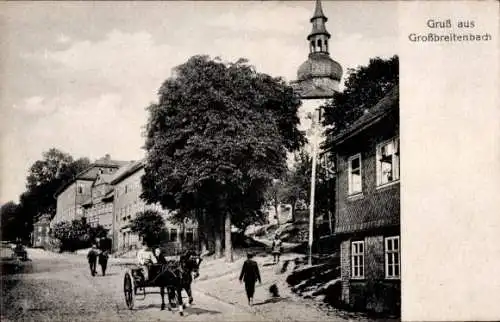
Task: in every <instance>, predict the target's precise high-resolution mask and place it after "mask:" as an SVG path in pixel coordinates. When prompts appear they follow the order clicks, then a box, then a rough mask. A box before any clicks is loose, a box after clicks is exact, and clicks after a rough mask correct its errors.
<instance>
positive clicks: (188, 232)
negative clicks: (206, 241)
mask: <svg viewBox="0 0 500 322" xmlns="http://www.w3.org/2000/svg"><path fill="white" fill-rule="evenodd" d="M186 241H187V242H188V243H192V242H193V241H194V231H193V228H188V229H186Z"/></svg>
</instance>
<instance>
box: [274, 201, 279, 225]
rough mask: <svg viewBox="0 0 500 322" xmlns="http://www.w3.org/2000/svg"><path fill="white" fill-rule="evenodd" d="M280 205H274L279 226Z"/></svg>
mask: <svg viewBox="0 0 500 322" xmlns="http://www.w3.org/2000/svg"><path fill="white" fill-rule="evenodd" d="M279 208H280V206H279V203H277V202H276V203H275V204H274V214H275V216H276V223H277V224H278V226H279V225H280V213H279Z"/></svg>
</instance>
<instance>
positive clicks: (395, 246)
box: [385, 236, 400, 279]
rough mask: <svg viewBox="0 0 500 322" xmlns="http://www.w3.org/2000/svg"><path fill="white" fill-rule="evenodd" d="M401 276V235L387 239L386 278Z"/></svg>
mask: <svg viewBox="0 0 500 322" xmlns="http://www.w3.org/2000/svg"><path fill="white" fill-rule="evenodd" d="M399 277H400V254H399V236H394V237H387V238H386V239H385V278H391V279H398V278H399Z"/></svg>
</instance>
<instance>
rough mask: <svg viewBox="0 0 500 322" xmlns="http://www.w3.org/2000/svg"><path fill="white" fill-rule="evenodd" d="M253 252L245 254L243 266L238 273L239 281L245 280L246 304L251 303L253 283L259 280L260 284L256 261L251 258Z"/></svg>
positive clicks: (253, 289)
mask: <svg viewBox="0 0 500 322" xmlns="http://www.w3.org/2000/svg"><path fill="white" fill-rule="evenodd" d="M252 258H253V254H252V253H248V254H247V260H246V261H245V263H243V268H242V269H241V274H240V283H241V281H245V291H246V293H247V298H248V305H252V304H253V295H254V293H255V283H256V282H257V281H259V283H260V284H262V281H261V279H260V272H259V266H258V265H257V262H256V261H254V260H253V259H252Z"/></svg>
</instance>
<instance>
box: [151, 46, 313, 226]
mask: <svg viewBox="0 0 500 322" xmlns="http://www.w3.org/2000/svg"><path fill="white" fill-rule="evenodd" d="M299 106H300V99H299V98H298V96H297V95H296V94H295V93H294V92H293V89H292V88H291V87H290V86H288V85H286V83H285V82H284V81H283V80H282V79H280V78H273V77H271V76H269V75H266V74H261V73H257V72H256V71H255V70H254V68H253V67H252V66H249V65H248V64H247V61H246V60H242V59H240V60H238V61H237V62H236V63H224V62H221V61H220V60H218V59H215V60H211V59H210V58H209V57H207V56H194V57H192V58H190V59H189V60H188V61H187V62H186V63H184V64H182V65H180V66H178V67H176V68H175V70H174V76H173V77H171V78H169V79H167V80H166V81H165V82H164V83H163V85H162V86H161V88H160V90H159V101H158V103H157V104H151V105H150V106H149V108H148V111H149V120H148V124H147V128H146V144H145V149H146V150H147V160H146V164H145V175H144V176H143V177H142V185H143V198H144V199H146V200H147V201H148V202H160V203H161V204H162V205H163V206H165V207H166V208H168V209H171V210H180V211H181V213H190V210H193V209H204V210H206V213H208V214H209V215H210V216H211V217H214V218H215V217H217V218H215V219H220V218H219V217H220V216H218V215H216V214H221V216H222V215H223V214H224V213H231V214H232V215H233V218H234V222H235V223H237V222H239V221H241V222H243V220H242V219H243V218H244V217H245V216H252V215H258V211H259V210H260V208H261V206H262V205H263V203H264V200H265V197H264V192H265V189H266V187H267V185H268V184H269V183H270V182H271V180H272V179H273V178H277V177H280V176H281V175H282V174H283V173H284V172H285V171H286V152H287V150H288V151H294V150H296V149H298V148H299V147H300V146H302V145H303V144H304V142H305V137H304V134H303V133H302V132H300V131H299V130H298V127H297V126H298V124H299V118H298V117H297V110H298V108H299Z"/></svg>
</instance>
